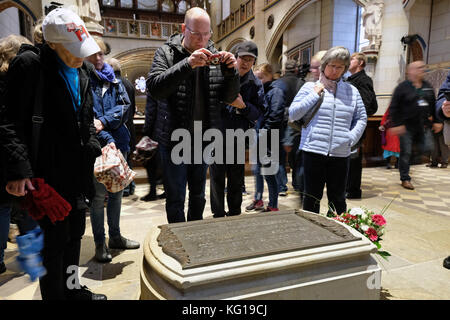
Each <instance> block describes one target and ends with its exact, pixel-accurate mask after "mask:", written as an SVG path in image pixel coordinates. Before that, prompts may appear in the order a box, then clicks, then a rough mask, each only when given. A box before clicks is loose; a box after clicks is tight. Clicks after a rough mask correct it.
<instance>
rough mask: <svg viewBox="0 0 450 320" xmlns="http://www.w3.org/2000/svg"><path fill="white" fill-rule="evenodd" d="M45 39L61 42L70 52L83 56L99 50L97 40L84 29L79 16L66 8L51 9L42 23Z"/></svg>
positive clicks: (79, 56) (76, 55)
mask: <svg viewBox="0 0 450 320" xmlns="http://www.w3.org/2000/svg"><path fill="white" fill-rule="evenodd" d="M42 33H43V35H44V39H45V41H48V42H53V43H61V44H62V45H63V46H64V48H66V49H67V50H68V51H69V52H70V53H71V54H73V55H74V56H75V57H78V58H85V57H88V56H90V55H92V54H94V53H97V52H99V51H101V49H100V47H99V46H98V45H97V42H95V40H94V39H93V38H92V37H91V35H90V34H89V32H88V31H87V30H86V26H85V24H84V22H83V20H81V18H80V17H79V16H78V15H77V14H76V13H75V12H73V11H71V10H69V9H66V8H57V9H55V10H53V11H51V12H50V13H49V14H48V15H47V16H46V17H45V19H44V21H43V23H42Z"/></svg>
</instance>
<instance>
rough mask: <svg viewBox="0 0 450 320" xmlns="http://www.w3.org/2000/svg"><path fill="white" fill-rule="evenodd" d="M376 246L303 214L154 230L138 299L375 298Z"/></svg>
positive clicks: (327, 221) (378, 271)
mask: <svg viewBox="0 0 450 320" xmlns="http://www.w3.org/2000/svg"><path fill="white" fill-rule="evenodd" d="M375 252H376V247H375V246H374V245H373V244H372V243H371V242H370V241H369V240H368V239H367V238H366V237H364V236H363V235H361V234H360V233H358V232H357V231H356V230H354V229H352V228H350V227H347V226H345V225H343V224H341V223H338V222H336V221H334V220H331V219H328V218H325V217H322V216H319V215H316V214H312V213H309V212H306V211H301V210H300V211H294V210H292V211H282V212H275V213H260V214H247V215H241V216H237V217H226V218H218V219H206V220H202V221H193V222H187V223H176V224H170V225H164V226H159V227H154V228H153V229H152V230H150V232H149V234H148V236H147V238H146V240H145V243H144V260H143V264H142V269H141V299H143V300H147V299H160V300H164V299H170V300H175V299H177V300H178V299H194V300H198V299H270V300H275V299H295V300H297V299H312V300H316V299H379V298H380V289H381V288H380V287H381V269H380V268H379V266H378V264H377V262H376V260H375V259H374V258H373V257H372V255H371V254H373V253H375Z"/></svg>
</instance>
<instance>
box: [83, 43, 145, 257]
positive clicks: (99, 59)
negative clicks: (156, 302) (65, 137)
mask: <svg viewBox="0 0 450 320" xmlns="http://www.w3.org/2000/svg"><path fill="white" fill-rule="evenodd" d="M96 41H97V44H98V45H99V47H100V49H101V50H100V51H99V52H97V53H95V54H93V55H91V56H89V57H88V58H87V61H89V62H90V63H92V64H93V65H94V68H95V71H92V72H91V87H92V95H93V100H94V114H95V119H94V125H95V128H96V130H97V138H98V140H99V141H100V144H101V146H102V147H104V146H106V145H110V146H111V147H112V148H117V149H118V150H120V151H121V152H122V154H123V156H124V158H125V159H126V158H127V153H128V152H129V151H130V132H129V131H128V128H127V127H126V125H125V123H126V122H127V120H128V108H129V106H130V99H129V97H128V94H127V92H126V89H125V87H124V85H123V83H122V81H121V80H119V79H117V78H116V76H115V74H114V70H113V68H112V67H111V66H110V65H109V64H107V63H105V62H104V53H105V51H106V45H105V43H104V42H103V41H102V40H101V39H100V38H96ZM94 182H95V197H94V199H93V201H92V203H91V208H90V214H91V224H92V232H93V234H94V241H95V259H96V260H97V261H98V262H109V261H111V260H112V256H111V254H110V253H109V250H108V246H106V243H105V228H104V201H105V197H106V193H107V191H106V187H105V186H104V185H103V184H101V183H100V182H98V181H97V180H96V179H95V178H94ZM122 195H123V190H122V191H119V192H115V193H112V192H108V204H107V207H106V214H107V216H108V227H109V243H108V245H109V248H112V249H137V248H139V243H138V242H136V241H132V240H129V239H126V238H124V237H123V236H122V235H121V234H120V226H119V224H120V210H121V205H122Z"/></svg>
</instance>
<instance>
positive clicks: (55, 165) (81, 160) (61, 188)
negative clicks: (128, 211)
mask: <svg viewBox="0 0 450 320" xmlns="http://www.w3.org/2000/svg"><path fill="white" fill-rule="evenodd" d="M41 68H43V72H44V81H43V83H44V86H43V116H44V122H43V124H42V126H41V135H40V141H39V147H38V155H37V159H36V161H35V163H36V164H35V165H34V164H33V165H32V161H31V159H30V150H31V142H32V136H31V135H32V121H31V120H32V116H33V108H34V101H35V94H36V89H37V84H38V81H39V78H40V70H41ZM90 72H91V70H88V69H87V66H86V65H85V64H83V66H82V67H81V68H80V69H78V75H79V79H80V94H81V106H80V108H79V113H78V116H77V114H76V112H75V108H74V105H73V103H72V98H71V95H70V93H69V91H68V89H67V86H66V83H65V81H64V79H63V78H62V77H61V75H60V74H59V71H58V61H57V55H56V53H55V52H54V51H53V50H52V49H50V47H48V46H47V45H44V46H43V47H42V48H41V50H40V52H39V50H37V49H36V48H35V47H33V46H22V48H21V51H19V54H18V56H17V57H16V58H14V60H13V61H12V62H11V65H10V67H9V70H8V73H7V81H8V84H7V92H6V108H4V109H3V110H2V112H1V114H0V119H2V120H1V125H0V136H1V137H2V141H1V145H2V148H3V150H2V151H4V152H5V156H6V159H5V160H6V167H7V170H6V181H13V180H19V179H24V178H30V177H39V178H44V180H45V181H46V182H47V183H48V184H49V185H50V186H51V187H53V188H54V189H55V190H56V191H57V192H58V193H59V194H60V195H61V196H62V197H63V198H65V199H66V200H67V201H69V202H70V203H71V204H72V206H74V205H77V204H78V201H79V199H80V198H81V197H82V196H86V197H88V198H91V197H92V196H93V195H94V185H93V166H94V162H95V158H96V157H97V156H99V155H100V154H101V149H100V144H99V142H98V140H97V138H96V133H95V127H94V122H93V121H94V112H93V104H92V95H91V89H90V84H89V73H90ZM1 187H2V188H3V187H4V186H1Z"/></svg>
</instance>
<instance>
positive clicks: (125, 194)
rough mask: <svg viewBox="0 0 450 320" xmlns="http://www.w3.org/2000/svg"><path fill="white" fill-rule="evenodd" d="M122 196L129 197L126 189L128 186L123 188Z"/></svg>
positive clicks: (128, 191) (128, 190)
mask: <svg viewBox="0 0 450 320" xmlns="http://www.w3.org/2000/svg"><path fill="white" fill-rule="evenodd" d="M122 196H123V197H129V196H130V189H128V188H125V189H123V193H122Z"/></svg>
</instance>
